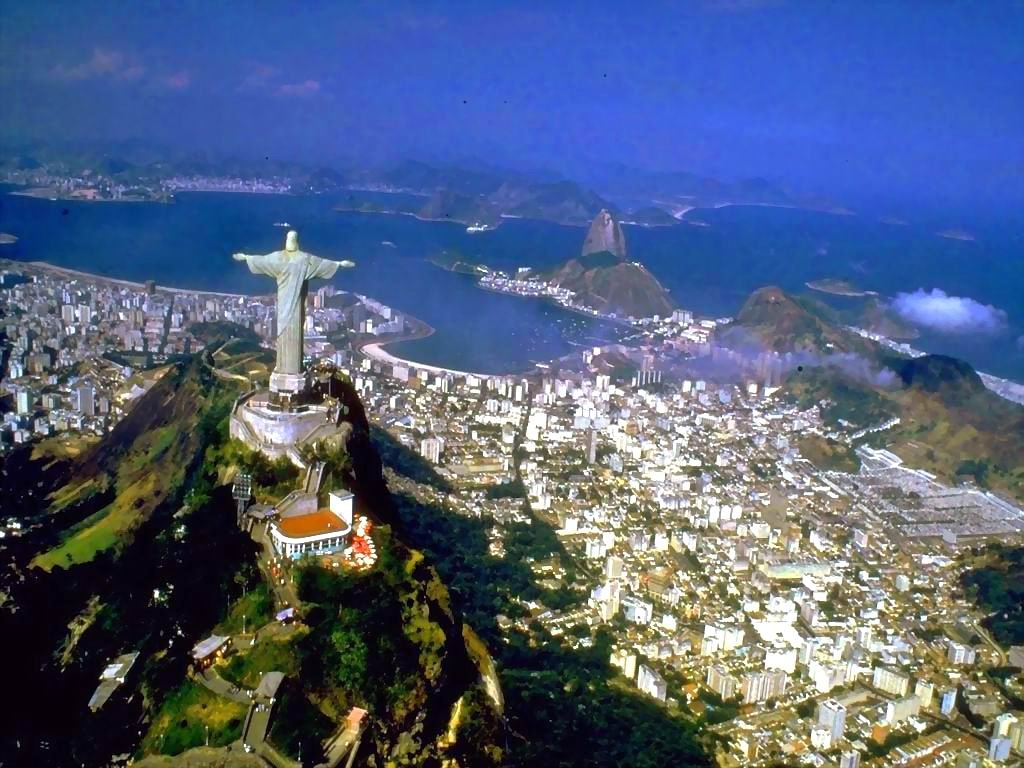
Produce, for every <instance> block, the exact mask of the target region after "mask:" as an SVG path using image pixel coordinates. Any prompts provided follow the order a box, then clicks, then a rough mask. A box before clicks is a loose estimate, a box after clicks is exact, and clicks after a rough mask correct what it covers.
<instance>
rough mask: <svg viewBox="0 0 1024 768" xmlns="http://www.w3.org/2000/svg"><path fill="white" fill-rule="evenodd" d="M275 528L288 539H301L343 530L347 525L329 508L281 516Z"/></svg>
mask: <svg viewBox="0 0 1024 768" xmlns="http://www.w3.org/2000/svg"><path fill="white" fill-rule="evenodd" d="M277 528H278V530H280V531H281V533H283V534H284V535H285V536H287V537H288V538H290V539H301V538H304V537H306V536H319V535H321V534H324V533H332V532H334V531H345V530H346V529H347V528H348V526H347V525H345V523H344V521H343V520H341V519H340V518H339V517H338V516H337V515H336V514H334V513H333V512H331V511H330V510H329V509H321V510H318V511H316V512H311V513H309V514H307V515H295V516H294V517H283V518H281V519H280V520H279V521H278V522H277Z"/></svg>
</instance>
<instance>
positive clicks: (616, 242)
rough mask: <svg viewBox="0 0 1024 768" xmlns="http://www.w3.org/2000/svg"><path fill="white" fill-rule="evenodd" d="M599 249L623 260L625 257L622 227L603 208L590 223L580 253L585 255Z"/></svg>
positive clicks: (598, 251) (624, 239)
mask: <svg viewBox="0 0 1024 768" xmlns="http://www.w3.org/2000/svg"><path fill="white" fill-rule="evenodd" d="M601 251H608V252H609V253H612V254H614V255H616V256H618V257H619V258H620V259H623V260H624V259H625V258H626V237H625V235H623V234H622V227H621V226H620V225H619V222H617V221H616V220H615V217H614V216H612V215H611V214H610V213H609V212H608V210H607V209H604V208H602V209H601V212H600V213H599V214H597V216H596V217H595V218H594V221H593V222H592V223H591V224H590V229H589V230H587V239H586V240H584V241H583V250H582V251H581V252H580V255H581V256H587V255H588V254H591V253H600V252H601Z"/></svg>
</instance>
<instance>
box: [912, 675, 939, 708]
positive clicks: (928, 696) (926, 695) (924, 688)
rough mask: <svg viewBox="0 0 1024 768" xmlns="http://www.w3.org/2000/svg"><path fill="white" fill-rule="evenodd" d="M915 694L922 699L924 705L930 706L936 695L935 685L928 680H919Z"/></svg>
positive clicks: (915, 687)
mask: <svg viewBox="0 0 1024 768" xmlns="http://www.w3.org/2000/svg"><path fill="white" fill-rule="evenodd" d="M914 695H915V696H917V698H919V699H920V700H921V706H922V707H930V706H931V704H932V697H933V696H934V695H935V685H934V684H932V683H929V682H928V681H927V680H918V681H917V684H916V685H915V686H914Z"/></svg>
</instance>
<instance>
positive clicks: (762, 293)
mask: <svg viewBox="0 0 1024 768" xmlns="http://www.w3.org/2000/svg"><path fill="white" fill-rule="evenodd" d="M716 341H717V343H719V344H722V345H723V346H732V347H735V348H737V349H741V350H746V351H748V352H750V353H751V354H762V353H764V352H775V353H778V354H779V355H780V356H782V358H783V359H785V360H787V361H788V366H789V367H788V368H787V370H786V372H785V377H784V381H783V384H784V387H785V390H786V391H787V393H789V395H790V396H791V397H793V398H794V401H795V402H796V403H798V404H799V405H800V406H801V407H810V406H812V405H814V404H818V405H820V406H821V413H822V418H823V420H824V423H825V425H826V426H827V427H829V428H830V429H837V428H849V429H850V430H851V431H853V430H857V429H870V428H872V427H877V426H880V425H882V424H883V423H886V422H889V421H890V420H891V419H894V418H898V419H899V423H898V424H893V425H892V426H890V427H889V428H888V429H886V430H884V431H880V432H878V433H875V434H873V435H871V436H868V437H865V438H864V439H865V440H871V441H872V442H873V443H875V444H880V445H884V446H885V447H887V448H889V449H890V450H892V451H893V452H894V453H896V454H897V455H899V456H900V457H901V458H903V459H904V460H905V461H906V462H907V463H908V464H910V465H911V466H915V467H921V468H923V469H926V470H928V471H931V472H934V473H936V474H937V475H939V476H941V477H942V478H944V479H945V480H946V481H948V482H954V483H956V482H961V483H962V482H967V481H970V482H972V483H974V484H975V485H978V486H980V487H983V488H991V489H993V490H998V491H1002V492H1005V493H1008V494H1010V495H1011V496H1013V497H1015V498H1017V499H1018V500H1024V463H1022V462H1021V457H1022V456H1024V406H1021V405H1019V404H1017V403H1013V402H1010V401H1008V400H1005V399H1003V398H1002V397H999V396H998V395H997V394H995V393H994V392H992V391H990V390H989V389H987V388H986V387H985V386H984V383H983V382H982V380H981V378H980V377H979V376H978V374H977V373H976V372H975V371H974V369H973V368H972V367H971V366H970V365H969V364H968V363H966V362H964V361H962V360H958V359H955V358H952V357H948V356H945V355H924V356H921V357H916V358H907V357H903V356H901V355H898V354H897V353H895V352H892V351H891V350H889V349H887V348H885V347H883V346H881V345H880V344H877V343H875V342H873V341H871V340H869V339H866V338H863V337H862V336H860V335H858V334H856V333H853V332H852V331H850V330H847V329H846V328H845V327H843V326H842V325H841V324H840V323H839V322H838V321H837V319H836V318H835V316H834V315H833V314H831V311H830V310H829V308H828V307H825V306H823V305H821V304H820V303H819V302H816V301H814V300H812V299H807V298H803V297H793V296H790V295H788V294H786V293H784V292H783V291H782V290H780V289H779V288H775V287H769V288H762V289H760V290H758V291H755V292H754V294H753V295H752V296H751V297H750V298H749V299H748V300H747V302H746V303H745V304H744V306H743V308H742V309H741V311H740V312H739V314H738V315H737V317H736V321H735V322H734V323H733V324H731V325H730V326H728V327H726V328H725V329H724V330H723V331H722V332H721V333H720V334H718V335H717V336H716ZM810 447H811V448H812V453H811V455H812V456H817V457H818V459H819V463H822V466H830V465H831V464H832V462H833V461H835V460H837V459H839V456H838V455H837V454H836V453H835V451H833V450H825V448H827V446H822V445H820V444H817V445H811V446H810ZM843 463H845V464H846V465H847V466H851V464H850V463H849V462H847V461H844V462H843Z"/></svg>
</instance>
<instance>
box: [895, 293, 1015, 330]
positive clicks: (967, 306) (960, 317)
mask: <svg viewBox="0 0 1024 768" xmlns="http://www.w3.org/2000/svg"><path fill="white" fill-rule="evenodd" d="M892 308H893V309H894V310H895V311H896V313H897V314H898V315H899V316H900V317H902V318H903V319H905V320H908V321H910V322H911V323H914V324H915V325H920V326H924V327H925V328H932V329H934V330H937V331H944V332H946V333H973V332H982V333H993V332H995V331H998V330H1000V329H1001V328H1002V327H1003V326H1004V325H1006V313H1005V312H1003V310H1001V309H998V308H996V307H993V306H992V305H991V304H982V303H981V302H979V301H975V300H974V299H970V298H967V297H965V296H950V295H949V294H948V293H946V292H945V291H943V290H941V289H939V288H933V289H932V290H931V291H925V290H924V289H923V288H918V289H917V290H916V291H914V292H913V293H900V294H897V295H896V298H895V299H894V300H893V303H892Z"/></svg>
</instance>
